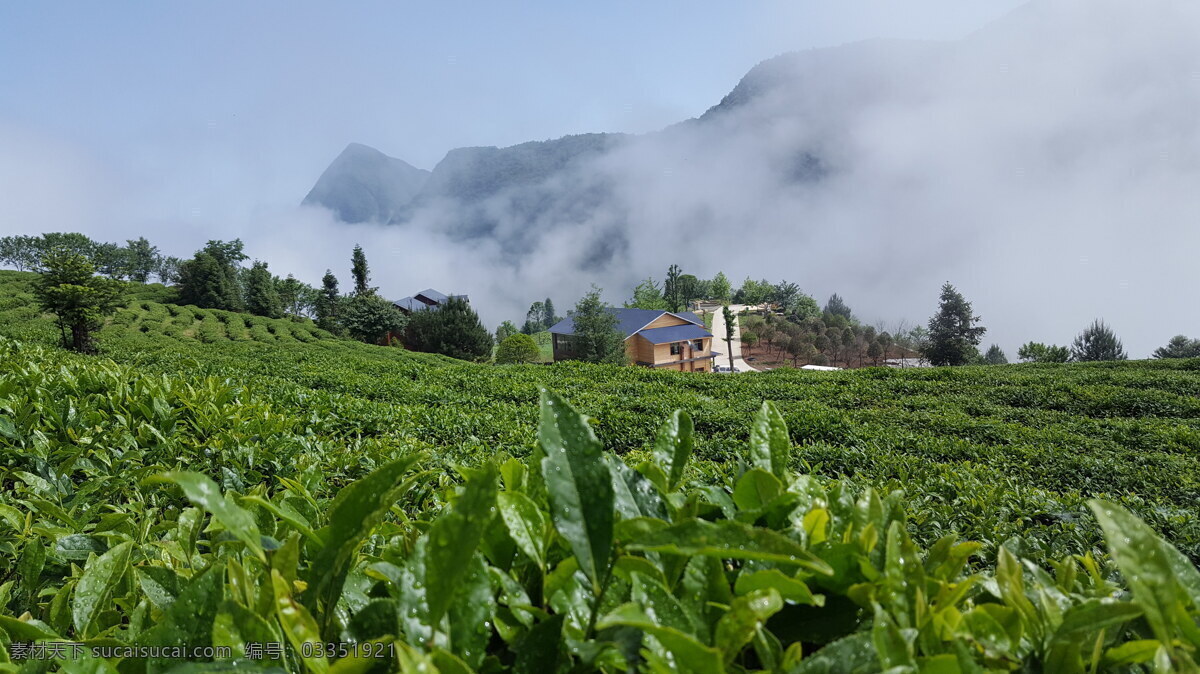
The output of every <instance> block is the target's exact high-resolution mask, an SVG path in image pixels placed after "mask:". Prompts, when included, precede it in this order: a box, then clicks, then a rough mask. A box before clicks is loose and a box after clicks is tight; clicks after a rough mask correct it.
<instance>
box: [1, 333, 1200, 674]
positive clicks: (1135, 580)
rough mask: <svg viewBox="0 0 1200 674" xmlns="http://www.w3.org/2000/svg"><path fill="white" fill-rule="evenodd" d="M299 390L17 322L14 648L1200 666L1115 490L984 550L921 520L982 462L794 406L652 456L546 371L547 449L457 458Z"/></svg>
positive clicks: (1182, 574) (1151, 546)
mask: <svg viewBox="0 0 1200 674" xmlns="http://www.w3.org/2000/svg"><path fill="white" fill-rule="evenodd" d="M246 346H247V347H253V348H257V349H260V350H261V349H266V348H270V347H267V346H266V345H260V344H248V345H246ZM293 348H297V349H312V348H313V347H312V346H309V345H295V346H294V347H293ZM162 357H163V358H165V357H168V354H166V353H164V354H162ZM185 358H186V357H185ZM189 360H190V359H189ZM192 362H193V364H194V365H197V366H199V363H198V362H195V361H192ZM436 362H437V361H432V363H436ZM424 366H426V365H422V366H419V367H424ZM302 367H303V366H302ZM419 367H418V369H410V370H409V373H410V374H418V375H419V374H420V369H419ZM139 370H140V368H139ZM316 374H317V372H314V373H313V375H314V376H315V375H316ZM309 391H310V392H309V393H304V394H302V395H306V396H309V397H317V398H318V400H317V401H316V404H317V405H320V406H324V405H330V404H334V403H333V401H335V400H336V398H334V397H322V396H317V394H315V393H313V392H311V391H315V389H309ZM453 391H454V386H453V385H452V386H450V387H449V388H447V389H446V390H445V392H446V393H447V394H448V395H450V396H451V397H453ZM296 393H298V392H296V391H294V390H293V391H292V392H289V390H288V389H286V388H280V387H277V386H272V385H270V384H268V385H267V386H265V387H258V386H256V387H255V388H254V390H253V392H251V391H250V390H247V389H244V388H241V387H239V386H237V385H236V384H234V383H232V382H230V381H229V380H227V379H223V378H217V377H204V376H202V375H200V374H199V373H196V372H193V373H192V374H191V375H189V376H159V375H150V374H145V373H142V372H140V371H134V370H133V369H132V368H128V367H124V366H120V365H117V364H115V363H112V362H110V361H105V360H102V359H89V358H82V357H79V356H75V355H72V354H67V353H65V352H61V351H56V350H50V349H46V348H43V347H35V346H24V345H21V344H18V343H15V342H12V341H9V340H0V457H3V461H4V466H5V473H4V477H3V480H4V484H5V485H6V489H5V490H4V491H3V492H0V546H2V547H3V548H4V549H5V552H6V555H5V556H4V558H3V559H2V560H0V565H2V566H0V571H2V572H3V573H4V574H5V577H6V578H7V580H6V581H5V583H4V584H2V585H0V599H2V600H3V607H2V610H0V632H2V633H3V638H2V639H0V643H2V644H3V646H4V648H5V650H4V651H3V653H4V655H5V656H6V657H5V662H6V664H5V667H6V668H8V669H16V668H18V667H20V666H24V667H27V668H28V667H39V666H40V667H43V668H45V667H49V666H52V665H57V666H61V667H62V669H63V670H65V671H76V670H79V671H83V670H86V671H121V672H128V671H138V672H140V671H160V670H165V669H167V668H170V667H180V666H183V663H181V662H179V661H178V660H165V659H155V658H146V659H137V658H133V657H130V658H108V659H103V658H96V659H92V658H91V657H90V656H88V655H86V653H87V652H88V651H86V650H85V651H84V652H83V654H82V655H79V656H75V655H74V654H73V651H72V650H71V649H64V650H63V651H62V653H61V655H58V656H57V658H58V660H57V662H56V663H55V662H49V661H23V660H16V661H15V662H13V663H12V664H11V665H10V664H7V661H8V659H9V658H10V657H11V654H14V653H15V654H20V653H21V652H22V651H24V650H27V648H28V647H27V645H28V644H29V643H32V642H47V643H52V642H56V641H60V640H70V641H73V642H82V643H83V644H84V645H85V646H106V647H109V648H116V647H124V646H138V647H145V648H147V649H149V648H152V647H167V646H188V647H191V648H206V647H216V648H219V649H223V650H221V651H219V652H221V653H227V656H222V657H219V658H217V660H218V662H214V663H213V664H209V665H203V667H204V669H205V671H212V670H214V669H218V668H220V669H230V668H244V667H248V666H249V667H252V668H253V667H260V668H261V667H272V668H275V670H277V671H279V670H282V671H296V672H300V671H321V672H324V671H368V670H371V669H372V668H377V669H379V670H383V671H386V670H392V671H401V672H414V673H415V672H426V673H437V672H455V673H458V672H471V671H481V672H482V671H488V672H504V671H539V672H568V671H572V672H587V671H597V672H632V671H647V672H669V671H671V672H673V671H686V672H712V673H721V672H751V671H769V672H843V671H861V672H883V671H888V672H900V671H912V672H943V671H945V672H976V671H1012V670H1020V671H1053V672H1093V671H1130V670H1135V671H1136V670H1150V669H1155V670H1161V671H1168V670H1178V671H1196V663H1195V659H1196V656H1195V653H1196V651H1197V648H1200V631H1198V630H1197V627H1196V625H1197V623H1196V620H1197V617H1198V615H1200V571H1197V569H1196V567H1195V566H1193V565H1192V563H1191V562H1190V561H1189V560H1188V559H1187V558H1186V557H1185V556H1184V555H1183V554H1181V553H1180V552H1179V551H1178V550H1176V549H1175V548H1174V547H1173V546H1171V545H1170V544H1169V543H1168V542H1167V541H1166V540H1164V538H1163V537H1162V536H1160V535H1159V534H1158V533H1156V532H1155V531H1154V529H1153V528H1152V527H1149V526H1147V525H1146V524H1145V523H1144V522H1143V521H1142V520H1140V519H1139V518H1137V517H1136V516H1134V515H1133V514H1131V513H1130V512H1129V511H1128V510H1127V509H1125V508H1123V507H1121V506H1119V505H1117V504H1115V503H1112V502H1110V501H1106V500H1101V499H1094V500H1091V501H1090V502H1089V503H1088V510H1087V512H1086V513H1084V514H1082V517H1086V518H1087V520H1088V521H1089V522H1092V523H1094V524H1095V525H1096V526H1097V528H1098V530H1099V531H1100V532H1102V536H1103V541H1102V543H1101V545H1100V547H1098V548H1097V549H1096V550H1095V551H1091V550H1089V551H1088V552H1085V553H1083V554H1079V555H1070V554H1061V553H1060V551H1057V550H1053V549H1051V550H1049V551H1047V552H1048V553H1049V554H1047V555H1046V556H1044V557H1041V558H1040V560H1039V561H1036V562H1035V561H1031V560H1028V559H1024V558H1023V557H1024V555H1025V550H1026V548H1027V542H1026V541H1025V540H1023V539H1012V540H1004V541H1001V542H1000V544H999V545H997V546H996V547H995V548H994V550H995V553H994V554H993V555H990V556H989V557H987V558H981V557H980V554H981V552H982V551H983V549H984V548H983V547H982V546H981V545H980V544H979V543H973V542H963V541H961V540H960V538H959V537H958V536H957V535H955V533H953V532H952V531H947V532H944V533H943V534H942V535H940V536H938V537H937V538H934V539H932V540H930V542H929V543H921V542H920V541H919V540H918V539H917V538H916V537H914V535H913V534H912V533H911V532H910V530H911V529H912V528H913V527H914V525H915V526H916V528H918V529H920V528H921V526H922V525H921V523H919V522H914V521H913V520H914V518H915V517H916V516H915V515H914V514H913V513H914V512H928V510H927V504H922V503H921V501H922V499H924V498H928V497H931V496H938V495H939V494H940V492H942V491H944V490H945V489H951V490H952V489H959V488H962V487H961V486H957V485H955V484H953V483H946V484H943V485H941V486H935V487H934V488H933V489H930V490H928V491H926V492H924V493H923V494H922V493H911V494H906V493H905V492H902V491H900V490H891V491H887V492H882V491H879V490H875V489H872V488H869V487H868V488H861V489H860V488H855V487H853V486H852V485H850V484H848V483H846V482H844V481H837V480H827V479H823V478H820V477H818V476H814V475H809V474H805V473H803V472H798V471H796V470H795V466H796V465H797V463H798V462H800V463H802V462H803V460H801V459H799V457H797V456H796V454H797V453H799V452H803V451H804V450H805V448H806V447H819V446H822V443H820V442H816V443H811V444H808V445H802V446H800V447H797V446H796V445H795V443H794V441H793V438H794V437H795V435H796V434H797V430H796V429H789V427H788V426H787V424H786V422H785V418H784V415H783V414H782V413H781V411H780V409H779V408H777V407H776V406H775V405H773V404H771V403H764V404H762V405H761V406H760V407H759V409H758V411H757V412H756V413H755V414H754V415H753V419H747V420H746V421H745V425H746V426H747V429H746V430H747V436H746V439H745V442H744V443H743V444H742V446H741V447H740V448H739V449H738V451H737V456H736V457H731V460H729V461H726V462H724V463H721V464H716V463H703V462H702V463H697V462H696V461H695V459H694V456H693V455H694V453H695V448H696V447H697V446H698V445H700V444H703V443H704V438H702V437H698V436H696V435H695V434H694V431H693V423H692V420H691V417H690V416H689V415H688V414H687V413H686V412H673V413H671V414H669V415H667V417H666V421H665V422H664V423H662V424H661V425H660V426H659V427H658V429H657V431H656V432H652V433H651V435H652V440H651V442H650V443H649V445H648V446H647V447H645V448H642V449H639V450H637V451H635V452H632V453H631V454H629V455H628V456H626V457H625V459H624V460H622V458H621V457H619V456H618V455H616V454H614V453H612V452H610V451H607V450H606V449H605V448H604V446H603V443H602V442H601V440H600V439H599V438H598V437H597V435H596V433H595V428H594V427H593V425H592V424H591V423H590V421H589V419H588V418H587V417H586V416H584V415H581V414H580V413H579V412H578V411H577V410H576V409H575V408H574V407H572V406H571V405H569V404H568V403H567V402H566V401H565V400H564V399H563V398H561V397H559V396H557V395H554V394H551V393H547V392H540V393H538V392H536V391H535V395H536V396H537V397H538V401H537V402H536V403H535V404H534V405H530V407H533V408H534V409H533V410H526V411H525V414H532V415H533V416H534V417H535V419H534V420H533V423H534V428H536V433H527V434H526V437H525V442H526V443H527V444H528V445H529V451H528V452H527V453H526V455H525V456H524V457H523V458H513V457H507V456H504V455H503V454H501V455H488V456H486V457H484V458H480V456H481V453H483V452H485V451H486V449H487V447H488V441H487V440H481V441H479V442H476V441H474V440H469V439H467V438H466V437H464V436H465V434H463V435H460V436H459V437H458V443H460V444H462V445H464V446H465V447H466V449H467V451H468V452H469V454H470V455H471V456H474V457H476V459H477V460H476V461H475V462H474V465H473V467H465V466H461V465H459V466H458V467H455V465H456V464H457V463H458V461H457V457H456V456H455V453H454V450H455V448H454V446H453V445H452V444H450V443H447V442H446V440H445V439H443V440H438V441H436V442H434V441H429V442H420V441H411V442H399V441H397V440H396V439H395V436H389V435H388V434H387V432H386V431H387V426H388V424H389V419H390V418H389V416H388V415H387V414H380V415H379V416H378V417H370V411H371V406H370V405H369V404H364V403H358V404H355V405H354V406H352V407H343V408H342V409H340V410H338V409H335V408H332V407H331V408H325V409H324V411H325V413H324V414H320V415H313V416H312V417H311V418H310V417H306V416H300V415H296V414H294V413H293V412H292V410H294V409H296V408H295V407H294V405H295V403H296V401H295V400H289V396H291V395H294V394H296ZM80 401H87V403H88V404H87V405H80V404H79V403H80ZM345 411H352V412H353V413H354V414H355V418H356V419H358V420H359V421H358V422H357V423H356V424H355V425H354V426H345V425H343V420H342V418H341V415H340V414H339V412H345ZM430 413H431V414H437V410H430ZM447 421H451V418H449V417H448V418H441V417H440V416H439V417H438V418H437V422H439V423H444V422H447ZM370 424H378V425H379V429H378V430H380V431H382V432H383V434H382V435H379V436H378V439H373V438H365V437H361V435H359V432H360V431H361V430H362V428H363V427H364V426H369V425H370ZM966 488H967V489H969V490H971V491H972V492H975V491H976V490H986V488H987V485H983V484H980V485H967V486H966ZM991 488H992V489H995V490H1000V489H1001V487H1000V486H999V485H993V486H992V487H991ZM1003 493H1004V494H1006V495H1008V496H1012V495H1014V494H1017V495H1019V491H1017V490H1014V489H1012V488H1009V489H1004V490H1003ZM977 496H978V497H980V501H979V502H980V504H981V505H982V504H984V503H987V502H990V501H989V500H988V497H987V495H986V494H985V493H982V492H981V493H979V494H976V493H972V494H971V497H972V498H975V497H977ZM1031 505H1032V504H1031V503H1022V502H1020V501H1019V500H1017V501H1013V502H1012V503H1010V504H1009V506H1011V507H1013V508H1016V509H1018V511H1022V510H1023V511H1028V510H1029V509H1030V507H1031ZM992 514H993V515H994V514H995V513H992ZM1098 542H1099V541H1098ZM254 644H279V645H280V646H279V650H278V651H274V650H272V651H271V654H270V655H265V656H264V655H263V654H262V653H257V654H256V653H255V652H254V650H253V645H254ZM19 647H20V649H21V650H18V648H19ZM224 649H227V651H226V650H224ZM76 658H78V659H76ZM202 659H204V660H210V659H212V658H202ZM196 666H201V663H196ZM39 671H40V670H39Z"/></svg>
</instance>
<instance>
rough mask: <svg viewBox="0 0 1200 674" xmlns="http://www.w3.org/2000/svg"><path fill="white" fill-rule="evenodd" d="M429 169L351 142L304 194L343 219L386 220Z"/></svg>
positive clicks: (422, 181)
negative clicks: (420, 167)
mask: <svg viewBox="0 0 1200 674" xmlns="http://www.w3.org/2000/svg"><path fill="white" fill-rule="evenodd" d="M428 180H429V171H426V170H424V169H419V168H417V167H415V166H413V165H411V164H409V163H408V162H406V161H404V160H402V159H396V158H395V157H389V156H388V155H386V154H384V153H382V152H380V151H379V150H376V149H375V148H373V147H371V146H369V145H363V144H362V143H350V144H349V145H347V146H346V148H345V149H343V150H342V152H341V154H339V155H338V156H337V158H336V159H334V160H333V163H331V164H330V165H329V167H328V168H326V169H325V172H324V173H322V174H321V177H320V178H319V179H318V180H317V183H316V185H314V186H313V188H312V190H311V191H310V192H309V193H308V196H306V197H304V202H303V203H304V204H308V205H315V206H324V207H325V208H328V209H329V210H331V211H333V212H334V214H336V215H337V217H338V219H339V220H342V221H343V222H387V221H389V220H391V219H392V217H393V216H394V215H395V214H396V213H398V212H399V211H400V210H401V209H402V208H403V207H404V206H405V205H406V204H408V203H409V202H410V201H412V199H413V197H415V196H416V195H417V193H418V192H420V191H421V190H422V189H423V188H424V187H425V183H426V182H427V181H428Z"/></svg>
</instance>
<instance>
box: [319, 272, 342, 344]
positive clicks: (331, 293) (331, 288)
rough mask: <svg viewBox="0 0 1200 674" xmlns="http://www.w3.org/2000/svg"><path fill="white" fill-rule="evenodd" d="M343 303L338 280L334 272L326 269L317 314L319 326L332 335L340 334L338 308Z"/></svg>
mask: <svg viewBox="0 0 1200 674" xmlns="http://www.w3.org/2000/svg"><path fill="white" fill-rule="evenodd" d="M340 303H341V297H340V296H339V294H338V280H337V277H336V276H334V275H333V272H332V271H330V270H328V269H326V270H325V276H324V277H323V278H322V279H321V290H320V293H319V294H318V295H317V301H316V307H315V308H314V309H315V312H316V314H317V326H318V327H320V328H321V329H322V330H328V331H329V332H332V333H337V332H339V329H338V308H339V306H340Z"/></svg>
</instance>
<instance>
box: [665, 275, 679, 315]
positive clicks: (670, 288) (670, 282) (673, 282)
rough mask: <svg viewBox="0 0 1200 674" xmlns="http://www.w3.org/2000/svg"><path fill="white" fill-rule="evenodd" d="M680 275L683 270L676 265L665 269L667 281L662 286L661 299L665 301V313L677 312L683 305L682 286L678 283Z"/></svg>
mask: <svg viewBox="0 0 1200 674" xmlns="http://www.w3.org/2000/svg"><path fill="white" fill-rule="evenodd" d="M682 275H683V270H681V269H680V268H679V265H677V264H673V265H671V266H670V267H668V268H667V281H666V283H664V284H663V299H664V300H666V303H667V311H679V310H680V306H681V305H682V304H683V286H682V285H681V284H680V282H679V277H680V276H682Z"/></svg>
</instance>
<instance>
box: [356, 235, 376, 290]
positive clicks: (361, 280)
mask: <svg viewBox="0 0 1200 674" xmlns="http://www.w3.org/2000/svg"><path fill="white" fill-rule="evenodd" d="M350 274H351V275H352V276H353V277H354V294H355V295H373V294H375V291H376V290H378V288H372V287H371V286H370V283H371V272H370V269H369V268H368V267H367V254H366V253H364V252H363V249H362V246H359V245H357V244H355V246H354V253H353V254H351V256H350Z"/></svg>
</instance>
